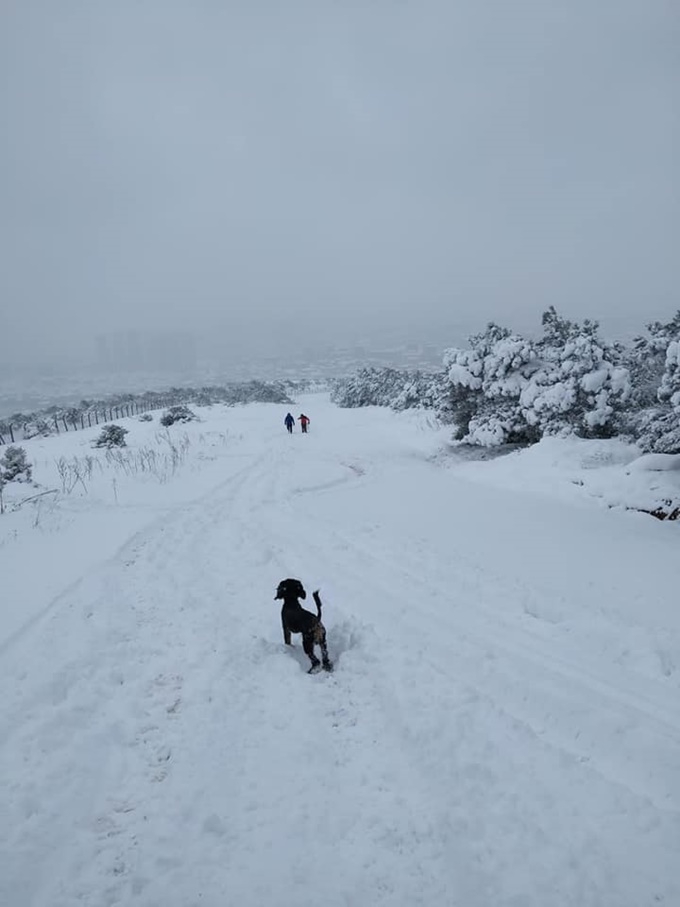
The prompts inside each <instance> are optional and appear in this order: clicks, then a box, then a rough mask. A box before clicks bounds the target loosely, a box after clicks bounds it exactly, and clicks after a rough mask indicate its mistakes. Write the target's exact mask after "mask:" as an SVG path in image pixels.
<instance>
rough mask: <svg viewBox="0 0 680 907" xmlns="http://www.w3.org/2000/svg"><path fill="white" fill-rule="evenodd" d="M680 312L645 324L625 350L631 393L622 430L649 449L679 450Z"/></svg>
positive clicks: (661, 451)
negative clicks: (640, 334)
mask: <svg viewBox="0 0 680 907" xmlns="http://www.w3.org/2000/svg"><path fill="white" fill-rule="evenodd" d="M679 345H680V311H678V312H676V314H675V315H674V317H673V318H672V319H671V320H670V321H668V322H665V323H662V322H659V321H655V322H653V323H652V324H648V325H647V335H646V336H645V335H642V336H640V337H636V338H635V340H634V341H633V346H632V348H631V349H629V350H627V351H626V364H627V365H628V367H629V369H630V373H631V382H632V385H633V392H632V394H631V399H630V402H629V405H628V410H627V413H626V418H625V422H624V425H623V429H624V431H625V432H626V433H627V434H628V435H630V436H631V437H632V438H634V439H635V440H636V441H637V443H638V444H639V446H640V447H641V448H642V449H643V450H644V451H648V452H654V453H678V452H680V406H679V405H678V401H679V398H680V394H679V392H680V368H679V367H678V347H679Z"/></svg>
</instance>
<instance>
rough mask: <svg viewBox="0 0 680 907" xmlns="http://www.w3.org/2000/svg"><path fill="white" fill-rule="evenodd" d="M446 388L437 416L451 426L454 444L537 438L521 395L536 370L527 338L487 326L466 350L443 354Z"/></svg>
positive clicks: (529, 440) (483, 443) (507, 441)
mask: <svg viewBox="0 0 680 907" xmlns="http://www.w3.org/2000/svg"><path fill="white" fill-rule="evenodd" d="M444 362H445V365H446V367H447V381H448V388H447V392H446V393H445V395H443V398H442V405H441V407H440V415H441V417H442V418H443V419H444V420H445V421H448V422H453V423H455V425H456V435H455V437H456V438H457V439H458V440H463V441H466V442H468V443H471V444H480V445H483V446H489V447H490V446H497V445H500V444H505V443H510V442H516V443H517V442H518V443H522V442H525V443H529V442H531V441H535V440H537V439H538V438H537V433H536V430H535V428H534V427H533V426H532V425H531V424H529V423H528V422H527V420H526V418H525V417H524V414H523V411H522V408H521V406H520V405H519V400H520V395H521V393H522V391H523V389H524V388H525V387H526V386H527V383H528V381H529V379H530V377H531V376H532V375H533V374H534V373H535V371H536V369H537V368H538V363H537V356H536V352H535V350H534V346H533V344H532V342H531V341H530V340H527V339H525V338H524V337H520V336H519V335H518V334H512V333H511V332H510V331H509V330H508V329H507V328H503V327H499V325H497V324H494V323H490V324H489V325H488V326H487V328H486V330H485V331H484V332H483V333H481V334H476V335H475V336H473V337H471V338H470V349H465V350H463V349H453V350H448V351H447V353H446V354H445V359H444Z"/></svg>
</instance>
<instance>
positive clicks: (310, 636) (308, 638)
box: [302, 633, 321, 674]
mask: <svg viewBox="0 0 680 907" xmlns="http://www.w3.org/2000/svg"><path fill="white" fill-rule="evenodd" d="M315 638H316V634H314V633H303V634H302V648H303V649H304V650H305V654H306V655H307V657H308V658H309V660H310V661H311V663H312V666H311V668H310V669H309V671H308V672H307V673H309V674H311V673H312V671H315V670H316V669H317V668H318V667H319V665H320V664H321V662H320V661H319V659H318V658H317V657H316V655H315V654H314V640H315Z"/></svg>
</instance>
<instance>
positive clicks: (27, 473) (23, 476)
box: [0, 446, 31, 482]
mask: <svg viewBox="0 0 680 907" xmlns="http://www.w3.org/2000/svg"><path fill="white" fill-rule="evenodd" d="M0 477H1V478H2V481H3V482H30V481H31V465H30V463H29V462H28V460H27V459H26V451H25V449H24V448H23V447H14V446H10V447H8V448H7V449H6V450H5V452H4V454H3V455H2V457H0Z"/></svg>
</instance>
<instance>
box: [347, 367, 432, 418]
mask: <svg viewBox="0 0 680 907" xmlns="http://www.w3.org/2000/svg"><path fill="white" fill-rule="evenodd" d="M440 386H441V376H439V375H429V374H426V373H424V372H409V371H402V370H400V369H396V368H389V367H383V368H377V367H375V366H367V367H365V368H361V369H359V371H357V372H355V373H354V374H353V375H350V377H348V378H342V379H340V380H338V381H335V382H333V385H332V388H331V400H332V401H333V403H335V404H336V405H337V406H342V407H348V408H352V407H359V406H390V407H392V408H393V409H399V410H402V409H411V408H414V407H418V406H422V407H431V406H434V404H435V402H436V399H437V397H438V394H439V393H440Z"/></svg>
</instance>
